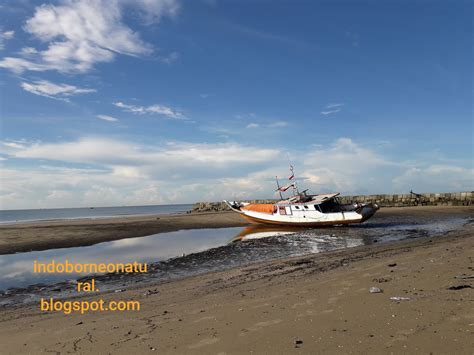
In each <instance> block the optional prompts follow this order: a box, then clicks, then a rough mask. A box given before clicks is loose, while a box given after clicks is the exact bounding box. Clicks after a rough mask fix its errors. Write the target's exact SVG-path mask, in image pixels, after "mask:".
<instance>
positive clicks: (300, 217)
mask: <svg viewBox="0 0 474 355" xmlns="http://www.w3.org/2000/svg"><path fill="white" fill-rule="evenodd" d="M290 171H291V175H290V177H289V178H288V180H290V183H289V184H287V185H285V186H280V184H279V180H278V177H276V184H277V189H276V190H275V191H278V192H279V193H280V200H279V201H276V202H275V203H248V202H238V201H227V200H224V202H225V203H226V204H227V205H228V206H229V207H230V209H231V210H232V211H234V212H237V213H239V214H240V215H241V216H242V217H243V218H245V219H246V220H248V221H250V222H252V223H263V224H273V225H284V226H301V227H325V226H335V225H346V224H354V223H362V222H365V221H366V220H368V219H369V218H370V217H372V216H373V215H374V214H375V212H377V210H378V209H379V206H378V205H377V204H376V203H373V202H370V203H351V204H342V203H341V202H340V199H339V195H340V194H339V193H327V194H315V195H311V194H308V193H307V191H308V189H306V190H304V191H302V192H300V191H299V190H298V186H297V182H296V180H297V179H296V178H295V174H294V171H293V166H291V165H290ZM290 188H292V189H293V196H291V197H289V198H287V199H284V198H283V196H282V192H286V191H287V190H289V189H290Z"/></svg>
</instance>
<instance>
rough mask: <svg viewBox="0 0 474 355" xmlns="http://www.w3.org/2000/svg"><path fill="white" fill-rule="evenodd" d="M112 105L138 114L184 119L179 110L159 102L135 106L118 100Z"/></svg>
mask: <svg viewBox="0 0 474 355" xmlns="http://www.w3.org/2000/svg"><path fill="white" fill-rule="evenodd" d="M114 105H115V106H117V107H118V108H121V109H122V110H123V111H125V112H131V113H134V114H138V115H143V114H146V113H149V114H159V115H163V116H166V117H168V118H173V119H176V120H183V119H186V118H185V117H184V115H183V114H182V113H181V112H179V111H177V110H175V109H172V108H171V107H168V106H164V105H159V104H154V105H150V106H137V105H128V104H125V103H123V102H120V101H119V102H114Z"/></svg>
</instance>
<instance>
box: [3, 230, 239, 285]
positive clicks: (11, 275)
mask: <svg viewBox="0 0 474 355" xmlns="http://www.w3.org/2000/svg"><path fill="white" fill-rule="evenodd" d="M242 229H243V228H241V227H239V228H220V229H194V230H182V231H177V232H169V233H161V234H155V235H151V236H148V237H141V238H129V239H120V240H115V241H112V242H105V243H99V244H95V245H92V246H87V247H77V248H63V249H51V250H45V251H34V252H29V253H18V254H8V255H0V269H1V270H2V272H1V275H0V290H6V289H8V288H10V287H26V286H28V285H33V284H38V283H41V284H51V283H55V282H60V281H65V280H67V279H75V278H78V277H81V276H84V275H81V274H44V273H41V274H35V273H33V261H35V260H36V261H37V262H38V263H49V262H51V260H54V261H55V262H59V263H60V262H64V261H65V260H68V261H69V262H70V263H83V264H85V263H97V264H99V263H127V262H134V261H137V262H157V261H163V260H168V259H170V258H174V257H177V256H181V255H183V253H184V254H190V253H197V252H200V251H203V250H207V249H210V248H215V247H219V246H222V245H226V244H227V243H228V242H229V240H231V239H232V237H234V236H235V235H236V234H237V233H239V232H240V231H241V230H242Z"/></svg>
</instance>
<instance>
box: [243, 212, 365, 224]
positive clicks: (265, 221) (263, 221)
mask: <svg viewBox="0 0 474 355" xmlns="http://www.w3.org/2000/svg"><path fill="white" fill-rule="evenodd" d="M240 216H241V217H242V218H244V219H245V220H247V221H249V222H251V223H259V224H271V225H277V226H292V227H297V226H299V227H330V226H335V225H346V224H354V223H361V222H363V217H362V216H361V218H360V219H359V220H339V221H307V222H300V221H298V222H297V221H278V220H269V219H265V218H259V217H255V216H249V215H246V214H243V213H242V214H240Z"/></svg>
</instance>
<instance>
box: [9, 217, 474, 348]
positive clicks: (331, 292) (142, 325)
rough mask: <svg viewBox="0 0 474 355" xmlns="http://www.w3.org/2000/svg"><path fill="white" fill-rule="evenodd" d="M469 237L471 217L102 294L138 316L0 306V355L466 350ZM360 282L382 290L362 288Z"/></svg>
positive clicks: (472, 298)
mask: <svg viewBox="0 0 474 355" xmlns="http://www.w3.org/2000/svg"><path fill="white" fill-rule="evenodd" d="M400 210H401V211H397V210H391V211H390V213H399V214H400V218H403V215H404V214H405V213H408V212H410V211H408V210H407V209H406V208H404V209H400ZM448 210H449V209H448ZM463 211H464V212H466V210H465V209H464V210H463ZM381 212H383V211H381ZM437 212H440V210H437ZM449 212H453V210H449ZM468 212H471V213H472V209H470V210H468ZM387 213H388V212H387ZM410 213H413V212H410ZM414 213H420V214H424V213H433V211H430V209H429V208H428V209H427V208H423V209H420V210H418V212H414ZM473 234H474V224H473V223H472V219H471V222H470V223H468V224H466V225H465V226H464V227H463V228H462V229H458V230H456V231H453V232H450V233H447V234H446V235H444V236H438V237H435V238H431V237H427V238H426V237H425V238H423V237H422V238H416V239H411V240H405V241H399V242H394V243H387V244H371V245H366V246H360V247H355V248H351V249H345V250H339V251H333V252H326V253H321V254H315V255H310V256H304V257H297V258H287V259H285V260H276V261H270V262H264V263H259V264H253V265H251V266H246V267H239V268H234V269H232V270H227V271H222V272H215V273H208V274H205V275H200V276H195V277H189V278H186V279H183V280H179V281H174V282H169V283H162V284H158V285H149V286H147V287H145V288H143V287H141V288H136V289H130V290H126V291H124V292H120V293H103V294H101V295H100V297H101V298H103V299H104V300H106V301H107V300H111V299H113V300H139V301H140V302H141V311H140V312H138V313H133V312H124V313H113V312H105V313H89V314H86V315H78V314H74V315H69V316H66V315H63V314H58V313H40V312H39V310H38V307H37V306H34V305H32V306H26V307H17V308H7V309H3V310H2V311H0V343H1V344H2V352H4V353H8V354H10V353H11V354H14V353H40V352H55V353H68V352H75V353H104V354H106V353H113V354H126V353H127V354H128V353H160V354H162V353H164V354H166V353H178V354H182V353H196V354H209V353H214V354H219V353H220V354H224V353H226V354H235V353H249V352H252V351H253V352H254V353H259V354H260V353H272V354H283V353H285V354H286V353H289V352H295V353H305V354H309V353H331V354H334V353H336V354H337V353H341V354H346V353H355V354H361V353H374V354H375V353H377V354H380V353H392V352H393V353H395V354H398V353H425V354H429V353H433V354H472V349H473V348H474V340H473V339H474V337H473V334H472V333H473V331H474V307H473V306H474V295H473V292H474V291H473V288H474V278H473V276H474V257H473V254H472V250H474V238H473ZM370 287H378V288H381V289H383V292H382V293H370V292H369V289H370ZM450 288H454V289H450ZM149 290H152V291H153V292H149ZM390 297H406V298H409V299H408V300H402V301H398V302H397V301H392V300H390ZM82 299H83V300H84V299H98V296H93V297H88V298H82Z"/></svg>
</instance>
